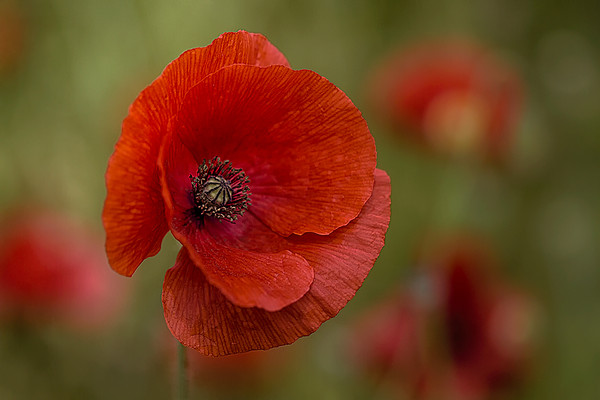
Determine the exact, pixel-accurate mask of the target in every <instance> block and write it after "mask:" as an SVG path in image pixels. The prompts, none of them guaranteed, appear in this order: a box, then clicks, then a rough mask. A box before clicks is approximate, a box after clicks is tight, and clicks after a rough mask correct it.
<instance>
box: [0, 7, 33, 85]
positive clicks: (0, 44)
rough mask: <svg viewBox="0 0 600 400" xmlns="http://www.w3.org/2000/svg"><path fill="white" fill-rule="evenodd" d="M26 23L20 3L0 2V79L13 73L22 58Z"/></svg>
mask: <svg viewBox="0 0 600 400" xmlns="http://www.w3.org/2000/svg"><path fill="white" fill-rule="evenodd" d="M26 22H27V21H26V20H25V16H24V13H23V9H22V7H21V3H20V2H16V1H11V0H9V1H1V2H0V78H2V77H3V76H4V75H8V74H9V73H10V72H13V71H14V70H15V69H16V68H17V66H18V65H19V63H20V62H21V60H22V58H23V55H24V52H25V47H26V41H27V37H26V36H27V23H26Z"/></svg>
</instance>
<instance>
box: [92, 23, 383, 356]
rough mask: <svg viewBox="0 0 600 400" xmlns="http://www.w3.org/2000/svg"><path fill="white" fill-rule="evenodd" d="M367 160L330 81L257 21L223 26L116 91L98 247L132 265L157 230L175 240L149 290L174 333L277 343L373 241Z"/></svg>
mask: <svg viewBox="0 0 600 400" xmlns="http://www.w3.org/2000/svg"><path fill="white" fill-rule="evenodd" d="M375 164H376V152H375V144H374V140H373V137H372V136H371V134H370V132H369V129H368V127H367V124H366V123H365V121H364V120H363V118H362V116H361V114H360V112H359V111H358V109H356V107H354V105H353V104H352V102H351V101H350V99H348V97H346V95H345V94H344V93H343V92H342V91H341V90H339V89H338V88H336V87H335V86H334V85H333V84H331V83H330V82H329V81H327V80H326V79H325V78H323V77H321V76H319V75H318V74H316V73H314V72H312V71H308V70H300V71H295V70H292V69H291V68H289V66H288V62H287V61H286V59H285V57H284V56H283V55H282V54H281V53H280V52H279V51H278V50H277V49H276V48H275V47H274V46H273V45H272V44H271V43H269V42H268V41H267V39H266V38H265V37H263V36H262V35H259V34H251V33H247V32H243V31H240V32H237V33H226V34H223V35H222V36H220V37H219V38H218V39H216V40H215V41H214V42H213V43H212V44H211V45H209V46H207V47H204V48H197V49H192V50H189V51H187V52H185V53H183V54H182V55H181V56H180V57H179V58H178V59H176V60H175V61H173V62H172V63H171V64H169V65H168V66H167V67H166V68H165V70H164V71H163V73H162V74H161V76H159V77H158V78H157V79H156V80H155V81H154V82H153V83H152V84H151V85H150V86H149V87H147V88H146V89H145V90H144V91H142V93H141V94H140V95H139V97H138V98H137V99H136V100H135V101H134V103H133V104H132V106H131V107H130V109H129V115H128V116H127V118H125V120H124V122H123V129H122V133H121V138H120V139H119V142H118V143H117V145H116V148H115V152H114V154H113V155H112V157H111V159H110V162H109V166H108V171H107V174H106V183H107V188H108V195H107V198H106V202H105V205H104V212H103V221H104V226H105V229H106V233H107V238H106V250H107V254H108V258H109V262H110V264H111V266H112V267H113V269H114V270H115V271H117V272H119V273H121V274H123V275H127V276H130V275H132V274H133V273H134V271H135V270H136V269H137V267H138V266H139V264H140V263H141V262H142V261H143V260H144V259H145V258H147V257H150V256H152V255H155V254H156V253H157V252H158V251H159V249H160V244H161V241H162V238H163V237H164V235H165V234H166V233H167V232H168V231H170V232H171V233H172V234H173V236H174V237H175V238H176V239H177V240H179V241H180V242H181V243H182V244H183V248H182V249H181V251H180V253H179V255H178V257H177V261H176V263H175V266H174V267H173V268H171V269H170V270H169V271H168V272H167V274H166V277H165V282H164V286H163V306H164V312H165V318H166V321H167V325H168V326H169V329H170V330H171V332H172V333H173V335H174V336H175V337H176V338H177V339H178V340H179V341H180V342H181V343H183V344H184V345H186V346H188V347H191V348H194V349H197V350H199V351H201V352H202V353H204V354H207V355H224V354H231V353H238V352H244V351H248V350H252V349H267V348H271V347H274V346H278V345H282V344H288V343H291V342H293V341H295V340H296V339H297V338H299V337H300V336H304V335H308V334H310V333H312V332H314V331H315V330H316V329H317V328H318V327H319V326H320V325H321V323H323V322H324V321H325V320H327V319H329V318H331V317H333V316H335V315H336V314H337V313H338V312H339V310H340V309H341V308H342V307H343V306H344V305H345V304H346V303H347V302H348V300H350V299H351V298H352V297H353V296H354V294H355V292H356V290H357V289H358V288H359V287H360V286H361V284H362V282H363V280H364V279H365V277H366V276H367V274H368V272H369V270H370V269H371V267H372V266H373V263H374V261H375V259H376V258H377V256H378V255H379V252H380V251H381V248H382V246H383V241H384V237H385V232H386V230H387V227H388V224H389V212H390V210H389V208H390V183H389V178H388V177H387V175H386V174H385V172H383V171H381V170H377V169H376V168H375ZM234 167H235V168H234ZM250 179H251V181H250ZM250 191H251V192H252V193H251V194H250Z"/></svg>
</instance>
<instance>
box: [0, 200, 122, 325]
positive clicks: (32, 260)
mask: <svg viewBox="0 0 600 400" xmlns="http://www.w3.org/2000/svg"><path fill="white" fill-rule="evenodd" d="M107 266H108V265H107V262H106V256H105V254H104V251H103V248H102V242H101V240H100V238H96V237H95V236H94V235H92V234H91V233H90V232H88V231H87V230H86V229H85V228H84V227H82V226H80V225H79V224H77V223H75V222H73V221H70V220H68V219H67V218H65V217H63V216H60V215H58V214H54V213H50V212H40V211H36V212H26V211H23V212H19V213H16V214H14V215H11V216H9V217H7V218H6V219H5V220H4V221H3V223H2V228H1V230H0V315H2V317H3V318H5V319H10V318H13V319H15V318H17V319H24V320H26V321H28V322H33V323H36V322H51V321H56V322H60V323H65V324H69V325H71V326H73V327H76V328H86V329H87V328H98V327H101V326H103V325H104V324H106V323H107V322H109V321H110V319H111V318H112V317H114V315H115V313H116V311H117V309H118V308H119V307H120V306H121V305H122V303H123V300H124V292H123V286H121V285H120V283H121V282H119V281H120V280H119V279H116V278H117V277H116V276H114V275H112V274H110V273H107V272H110V270H109V269H108V268H107Z"/></svg>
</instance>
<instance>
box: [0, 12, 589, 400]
mask: <svg viewBox="0 0 600 400" xmlns="http://www.w3.org/2000/svg"><path fill="white" fill-rule="evenodd" d="M17 4H18V5H19V6H20V7H21V9H22V11H23V15H24V20H25V23H26V25H25V27H26V42H25V48H24V56H23V59H22V60H21V63H20V64H19V65H18V68H17V69H15V70H14V71H12V72H10V73H7V74H4V75H2V76H0V210H9V209H11V208H13V207H15V205H21V204H32V203H33V204H43V205H44V206H46V207H52V208H55V209H58V210H61V211H63V212H64V213H66V214H68V215H71V216H74V217H77V218H81V219H83V220H84V221H86V222H87V223H88V224H90V225H91V226H92V227H94V228H95V229H96V230H97V231H98V232H102V227H101V221H100V214H101V209H102V205H103V201H104V197H105V194H106V191H105V187H104V171H105V169H106V163H107V160H108V158H109V156H110V154H111V153H112V150H113V146H114V144H115V143H116V141H117V139H118V136H119V134H120V125H121V121H122V119H123V118H124V117H125V115H126V113H127V108H128V106H129V104H130V103H131V102H132V101H133V99H134V98H135V97H136V96H137V94H138V93H139V92H140V90H141V89H143V88H144V87H145V86H146V85H147V84H149V83H150V82H151V81H152V80H153V79H154V78H155V77H156V76H158V75H159V74H160V72H161V71H162V69H163V68H164V66H165V65H166V64H167V63H169V62H170V61H171V60H173V59H174V58H176V57H177V56H178V55H179V54H180V53H181V52H183V51H184V50H186V49H189V48H193V47H198V46H205V45H208V44H209V43H210V42H211V41H212V40H213V39H214V38H216V37H217V36H218V35H220V34H221V33H223V32H226V31H237V30H239V29H245V30H248V31H251V32H260V33H263V34H264V35H266V36H267V37H268V38H269V40H270V41H271V42H272V43H273V44H275V45H276V46H277V47H278V48H279V49H280V50H281V51H282V52H283V53H284V54H285V55H286V57H287V58H288V60H289V61H290V63H291V65H292V67H293V68H296V69H304V68H306V69H311V70H314V71H316V72H317V73H319V74H321V75H323V76H325V77H327V78H328V79H329V80H331V81H332V82H333V83H334V84H336V85H337V86H338V87H340V88H341V89H342V90H344V92H346V94H347V95H348V96H349V97H350V98H351V99H352V100H353V101H354V103H355V104H356V105H357V106H358V107H359V108H360V109H361V110H363V113H364V116H365V118H366V120H367V122H368V123H369V126H370V128H371V131H372V133H373V135H374V136H375V138H376V141H377V146H378V155H379V167H380V168H383V169H385V170H386V171H388V173H389V175H390V176H391V178H392V187H393V195H392V199H393V200H392V221H391V225H390V229H389V232H388V236H387V241H386V242H387V245H386V247H385V248H384V250H383V251H382V253H381V256H380V259H379V260H378V262H377V264H376V265H375V267H374V269H373V271H372V273H371V274H370V275H369V277H368V279H367V280H366V282H365V284H364V285H363V287H362V288H361V290H360V291H359V292H358V294H357V296H356V298H355V299H354V300H352V301H351V302H350V303H349V305H348V306H347V307H346V308H345V309H344V310H343V311H342V312H341V313H340V315H339V316H338V317H336V318H335V319H333V320H331V321H329V322H327V323H325V324H324V325H323V327H322V328H321V329H320V330H319V331H317V333H315V334H313V335H312V336H309V337H307V338H303V339H300V340H299V341H298V342H297V343H295V344H293V345H292V346H291V347H290V349H289V358H290V361H289V365H288V366H287V367H286V373H285V374H281V375H280V376H278V377H277V379H273V381H271V382H268V383H266V384H265V385H263V386H264V387H262V388H261V389H260V391H259V390H256V393H254V392H253V393H249V392H246V393H244V394H241V395H240V396H239V397H240V398H248V397H251V396H256V397H258V398H267V399H284V398H285V399H307V398H314V399H353V398H364V399H370V398H387V394H386V393H385V392H378V391H373V390H372V389H373V388H372V387H371V386H369V385H368V384H367V383H366V382H364V381H362V380H360V379H356V378H355V375H354V374H353V372H352V370H351V368H350V367H348V365H347V363H346V360H345V359H344V357H343V353H344V349H343V348H342V346H341V345H340V343H342V340H341V339H340V338H342V337H344V335H345V333H346V332H347V331H348V329H349V327H350V326H351V325H352V323H353V321H354V320H355V319H356V316H357V315H359V314H360V313H362V312H364V311H365V310H366V309H368V307H369V306H370V305H373V304H375V303H376V302H377V301H378V300H379V299H382V298H384V297H385V296H386V295H387V294H388V293H389V292H391V291H394V290H397V288H398V287H399V286H400V285H401V284H402V282H403V281H404V280H405V279H406V277H407V275H408V273H409V266H410V264H411V262H412V258H413V254H414V251H415V246H417V245H418V244H419V242H420V240H421V239H422V237H423V235H424V234H426V233H427V232H430V231H432V230H437V229H446V230H448V231H451V230H452V229H453V228H465V227H469V228H473V229H474V230H476V231H477V232H482V234H483V235H485V236H487V238H489V240H490V243H491V245H492V247H493V248H494V249H495V250H496V251H497V254H498V257H499V263H500V264H501V266H502V270H503V273H504V274H505V275H506V276H507V279H509V280H511V281H513V282H514V283H515V285H517V286H521V287H523V288H526V289H527V290H528V291H530V292H531V293H532V295H533V296H535V297H536V298H537V299H538V302H539V304H540V309H541V311H542V315H543V318H542V321H543V323H542V324H541V326H540V334H539V337H538V339H537V341H538V343H537V357H536V363H535V367H536V368H535V373H534V374H533V375H532V376H531V378H530V379H529V380H528V381H527V383H526V384H525V385H524V386H523V387H522V388H521V389H520V390H518V391H516V392H515V393H512V394H511V396H512V398H516V399H593V398H597V396H600V381H599V379H598V374H599V373H600V322H599V321H598V316H599V315H600V268H599V267H600V246H598V243H597V242H598V238H600V224H599V222H600V208H599V206H598V204H599V200H600V185H599V178H600V159H599V156H600V134H599V133H600V46H599V45H598V43H600V24H598V16H599V15H600V3H599V2H597V1H573V2H565V1H558V0H548V1H538V2H527V1H516V0H505V1H502V0H482V1H470V0H455V1H451V0H444V1H437V0H411V1H392V0H387V1H386V0H376V1H366V0H365V1H358V0H354V1H353V0H345V1H344V0H306V1H293V0H282V1H266V0H262V1H259V0H248V1H242V0H239V1H233V0H220V1H210V0H199V1H182V0H180V1H157V0H146V1H142V0H137V1H136V0H104V1H91V0H82V1H76V0H52V1H42V0H23V1H20V2H17ZM457 34H458V35H466V36H468V37H471V38H473V39H474V40H476V41H479V42H481V43H484V44H485V45H487V46H489V47H490V48H492V49H494V51H497V52H498V53H499V54H500V55H501V56H503V57H504V58H506V59H507V60H509V61H510V62H511V63H512V64H513V65H515V67H516V68H517V69H518V70H519V71H520V72H521V74H522V77H523V81H524V83H525V89H526V92H527V98H526V102H525V110H524V115H523V119H522V121H521V124H520V125H519V129H518V132H517V137H518V139H517V146H516V148H515V152H514V156H512V158H511V161H510V163H509V167H508V168H506V169H503V170H497V169H491V168H481V169H478V170H475V171H469V172H468V173H465V171H464V170H463V169H462V168H460V167H458V166H456V165H455V164H452V163H450V162H447V161H442V160H439V159H436V158H433V157H431V156H430V155H428V154H424V153H423V152H418V151H415V149H414V148H411V147H407V146H404V145H403V144H402V142H401V141H399V140H397V139H395V138H392V136H391V135H390V132H388V131H386V129H385V128H384V126H383V125H381V124H380V123H379V122H378V121H377V119H376V117H375V115H374V113H373V110H371V109H369V107H368V104H367V102H366V99H365V96H364V92H365V90H364V89H365V80H366V78H367V77H368V75H369V73H370V72H371V71H372V69H373V67H374V66H375V65H376V63H377V62H378V61H379V60H381V58H382V57H383V56H385V55H386V54H388V52H389V51H391V50H393V49H394V48H396V47H397V46H399V45H403V44H408V43H411V42H415V41H419V40H422V39H426V38H431V37H440V36H441V37H443V36H447V35H452V36H454V35H457ZM177 248H178V246H177V244H176V242H175V241H174V240H173V239H171V238H167V239H166V240H165V243H164V245H163V251H162V252H161V254H159V255H158V256H156V257H154V258H152V259H149V260H147V261H146V262H145V263H144V264H143V265H142V268H141V269H140V270H139V271H138V272H137V273H136V275H135V276H134V277H133V278H130V279H129V280H128V281H127V283H128V285H130V286H131V290H132V291H133V294H132V299H131V302H130V304H129V305H128V307H127V309H126V310H124V315H123V316H122V317H121V319H120V320H119V321H118V322H117V323H116V325H115V326H114V327H111V328H110V329H107V331H106V332H98V333H97V334H94V335H91V336H82V335H78V334H73V333H70V332H66V331H64V330H63V329H61V328H60V327H48V328H43V329H39V330H35V331H29V332H27V333H25V334H23V333H22V332H15V330H13V329H3V330H2V331H1V333H0V399H109V398H110V399H138V398H139V399H141V398H145V399H163V398H169V397H170V396H171V395H172V393H173V387H172V386H173V385H172V383H173V382H172V381H173V376H172V375H173V373H172V370H171V369H170V365H169V363H168V362H166V361H165V357H164V355H163V354H162V351H161V350H159V348H160V347H161V344H160V343H162V341H163V339H162V337H163V336H164V335H165V332H166V329H165V326H164V325H165V324H164V320H163V317H162V306H161V301H160V292H161V287H162V279H163V277H164V273H165V271H166V269H167V268H168V267H170V266H172V263H173V261H174V259H175V254H176V252H177ZM123 279H127V278H123ZM0 329H2V328H0ZM167 335H168V334H167ZM232 385H234V383H232ZM192 394H193V395H194V396H199V398H219V396H218V395H217V394H216V393H209V392H208V391H207V389H206V388H202V387H195V388H193V393H192ZM228 395H231V393H229V394H228ZM220 397H221V398H226V397H225V394H223V393H221V396H220Z"/></svg>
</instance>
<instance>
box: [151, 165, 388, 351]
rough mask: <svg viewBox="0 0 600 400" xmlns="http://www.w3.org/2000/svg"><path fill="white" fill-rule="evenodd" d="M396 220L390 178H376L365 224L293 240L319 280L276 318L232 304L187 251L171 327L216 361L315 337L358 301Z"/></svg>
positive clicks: (176, 272) (180, 263) (168, 315)
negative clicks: (355, 298)
mask: <svg viewBox="0 0 600 400" xmlns="http://www.w3.org/2000/svg"><path fill="white" fill-rule="evenodd" d="M389 217H390V183H389V178H388V177H387V175H386V174H385V172H383V171H380V170H376V172H375V184H374V188H373V195H372V196H371V198H370V199H369V200H368V201H367V202H366V204H365V206H364V208H363V210H362V211H361V213H360V215H359V216H358V218H356V219H355V220H353V221H352V222H350V223H349V224H348V225H347V226H345V227H342V228H340V229H338V230H336V231H335V232H333V233H332V234H331V235H329V236H318V235H313V234H309V235H303V236H301V237H297V238H291V239H290V242H293V243H292V246H293V248H294V249H296V250H297V251H298V254H301V255H302V256H303V257H305V258H306V259H307V260H309V259H310V262H311V265H312V266H313V268H314V271H315V280H314V282H313V284H312V286H311V288H310V291H309V292H308V293H307V294H306V295H305V296H304V297H302V298H301V299H300V300H298V301H297V302H295V303H293V304H291V305H290V306H288V307H285V308H283V309H281V310H279V311H276V312H269V311H266V310H262V309H259V308H255V307H254V308H243V307H238V306H236V305H235V304H233V303H231V302H230V301H229V300H228V299H227V298H226V297H225V296H224V295H223V294H222V293H221V291H219V290H218V289H217V288H215V287H214V286H212V285H211V284H210V283H209V282H208V280H207V279H206V278H205V276H204V275H203V273H202V271H201V270H200V269H199V268H197V267H195V265H194V263H193V262H192V261H191V260H190V258H189V256H188V254H187V251H186V250H185V249H183V250H182V251H181V252H180V254H179V256H178V258H177V262H176V264H175V266H174V267H173V268H171V269H169V270H168V271H167V274H166V276H165V282H164V285H163V296H162V301H163V307H164V312H165V319H166V321H167V325H168V326H169V329H170V330H171V332H172V333H173V335H174V336H175V337H176V338H177V339H178V340H179V341H181V343H183V344H184V345H185V346H188V347H191V348H194V349H197V350H199V351H200V352H202V353H204V354H206V355H212V356H218V355H226V354H232V353H240V352H245V351H249V350H256V349H269V348H271V347H275V346H280V345H284V344H289V343H292V342H294V341H295V340H296V339H298V338H299V337H301V336H305V335H309V334H311V333H312V332H314V331H315V330H316V329H317V328H318V327H319V326H320V325H321V324H322V323H323V322H324V321H326V320H328V319H329V318H331V317H333V316H335V315H336V314H337V313H338V312H339V310H340V309H341V308H342V307H343V306H344V305H345V304H346V303H347V302H348V300H350V299H351V298H352V297H353V296H354V294H355V292H356V290H357V289H358V287H360V285H361V284H362V281H363V280H364V279H365V277H366V275H367V274H368V272H369V270H370V269H371V267H372V266H373V263H374V261H375V259H376V258H377V256H378V254H379V252H380V251H381V248H382V247H383V242H384V237H385V232H386V230H387V227H388V224H389Z"/></svg>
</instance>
